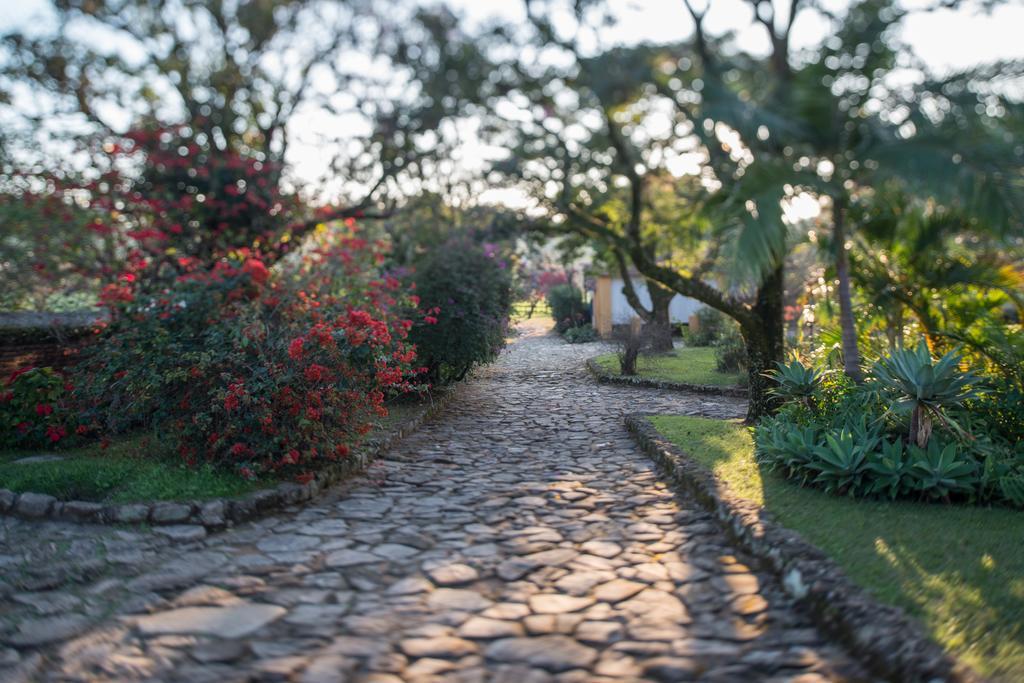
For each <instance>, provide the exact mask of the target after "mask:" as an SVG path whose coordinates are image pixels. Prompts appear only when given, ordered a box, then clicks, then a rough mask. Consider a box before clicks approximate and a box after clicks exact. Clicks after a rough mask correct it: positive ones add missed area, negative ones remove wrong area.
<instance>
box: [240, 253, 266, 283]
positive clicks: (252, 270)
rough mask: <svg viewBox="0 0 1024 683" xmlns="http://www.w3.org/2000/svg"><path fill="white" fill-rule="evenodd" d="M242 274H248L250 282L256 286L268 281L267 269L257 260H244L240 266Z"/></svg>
mask: <svg viewBox="0 0 1024 683" xmlns="http://www.w3.org/2000/svg"><path fill="white" fill-rule="evenodd" d="M242 272H243V273H246V274H248V276H249V277H250V278H252V281H253V282H255V283H256V284H258V285H262V284H263V283H264V282H266V281H267V280H268V279H270V271H269V270H267V267H266V266H265V265H263V262H262V261H260V260H259V259H254V258H250V259H246V260H245V263H244V264H243V265H242Z"/></svg>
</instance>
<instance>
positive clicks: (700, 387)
mask: <svg viewBox="0 0 1024 683" xmlns="http://www.w3.org/2000/svg"><path fill="white" fill-rule="evenodd" d="M587 369H588V370H590V373H591V374H592V375H594V377H595V378H597V381H598V382H600V383H601V384H621V385H623V386H627V387H644V388H647V389H663V390H667V391H688V392H690V393H694V394H715V395H716V396H732V397H735V398H747V395H748V392H747V388H746V387H735V386H733V387H729V386H716V385H714V384H688V383H686V382H673V381H672V380H667V379H651V378H649V377H639V376H635V377H623V376H622V375H617V374H615V373H612V372H608V371H607V370H605V369H604V368H602V367H601V366H600V365H598V363H597V360H596V359H595V358H590V359H588V360H587Z"/></svg>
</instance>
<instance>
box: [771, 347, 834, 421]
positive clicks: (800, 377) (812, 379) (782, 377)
mask: <svg viewBox="0 0 1024 683" xmlns="http://www.w3.org/2000/svg"><path fill="white" fill-rule="evenodd" d="M775 365H777V366H778V367H777V368H776V369H775V370H772V371H771V372H769V373H768V376H769V377H770V378H771V379H773V380H775V385H776V386H775V387H773V388H772V389H771V390H770V391H771V393H772V394H773V395H775V396H778V397H779V398H781V399H782V400H784V401H800V402H801V403H803V404H804V405H805V406H807V408H808V409H809V410H810V411H811V412H812V413H814V412H817V407H816V406H815V404H814V397H815V396H816V395H817V393H818V388H819V387H820V386H821V373H820V372H819V371H818V370H815V369H814V368H812V367H808V366H806V365H804V364H803V363H801V362H800V361H799V360H796V359H793V360H792V361H791V362H790V363H789V364H788V365H787V364H785V363H782V362H780V361H776V363H775Z"/></svg>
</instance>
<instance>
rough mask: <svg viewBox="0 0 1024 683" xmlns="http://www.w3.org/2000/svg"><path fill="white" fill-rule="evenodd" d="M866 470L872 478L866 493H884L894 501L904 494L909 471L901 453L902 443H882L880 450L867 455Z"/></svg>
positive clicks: (897, 441) (886, 441) (906, 461)
mask: <svg viewBox="0 0 1024 683" xmlns="http://www.w3.org/2000/svg"><path fill="white" fill-rule="evenodd" d="M867 468H868V471H869V472H871V476H872V478H873V481H872V482H871V484H870V486H869V487H868V491H869V492H870V493H884V494H886V495H887V496H889V498H891V499H895V498H896V497H897V496H899V495H900V494H901V493H903V492H904V489H905V487H906V486H907V478H908V475H909V470H910V462H909V461H908V460H907V458H906V457H905V455H904V452H903V441H902V440H899V439H897V440H896V441H889V440H888V439H886V440H884V441H882V447H881V449H880V450H877V451H874V452H872V453H871V454H870V455H868V464H867Z"/></svg>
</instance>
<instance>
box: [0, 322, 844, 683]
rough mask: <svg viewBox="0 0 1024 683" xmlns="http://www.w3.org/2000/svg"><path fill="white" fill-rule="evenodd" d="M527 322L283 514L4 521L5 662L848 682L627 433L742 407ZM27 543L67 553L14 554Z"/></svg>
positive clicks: (165, 675) (269, 677)
mask: <svg viewBox="0 0 1024 683" xmlns="http://www.w3.org/2000/svg"><path fill="white" fill-rule="evenodd" d="M521 333H522V334H521V336H520V337H519V338H518V339H517V340H516V341H515V342H514V343H513V344H512V346H511V348H510V349H509V350H508V351H507V352H506V353H504V354H503V355H502V358H501V359H500V361H499V362H498V363H497V364H496V365H494V366H492V367H490V368H487V369H486V370H484V371H483V372H481V373H479V375H478V376H477V377H476V378H475V379H473V380H471V381H470V382H468V383H467V384H466V385H465V386H463V387H462V388H461V389H460V390H459V391H460V394H459V397H458V399H457V401H456V402H455V403H453V404H452V405H451V406H450V407H449V408H448V409H447V411H446V412H445V413H444V414H443V415H442V416H441V418H440V419H438V420H436V421H434V422H433V423H431V424H428V425H427V426H425V427H424V428H423V429H422V430H421V431H419V432H417V433H416V434H414V435H412V436H411V437H409V438H408V439H406V440H405V441H403V442H402V443H400V444H399V445H398V447H397V448H396V449H394V450H393V451H392V452H391V453H390V454H389V455H388V457H387V459H386V460H385V461H382V462H380V463H379V464H378V465H376V466H374V467H373V468H371V470H370V471H369V472H368V473H367V474H366V475H365V476H363V477H360V478H359V479H357V480H355V481H353V482H352V483H351V484H350V485H348V486H347V487H344V488H342V489H340V490H338V491H336V492H334V493H332V494H330V495H328V496H326V497H324V498H321V499H319V500H318V501H317V502H316V503H315V504H314V505H311V506H309V507H306V508H303V509H300V510H298V511H295V512H291V513H284V514H281V515H278V516H274V517H271V518H268V519H265V520H263V521H260V522H256V523H251V524H246V525H242V526H239V527H236V528H235V529H232V530H230V531H227V532H225V533H221V534H216V535H214V536H211V537H209V538H207V539H203V540H198V541H191V542H181V541H175V542H170V541H168V540H167V539H162V540H159V541H158V540H154V539H157V538H159V537H157V536H154V535H152V534H150V533H143V532H138V533H136V532H131V533H129V532H123V531H116V530H110V529H100V528H90V527H69V526H67V525H59V524H56V523H42V524H40V523H36V524H31V523H27V522H19V521H15V520H9V519H8V520H0V575H3V576H4V577H5V578H4V579H3V580H2V581H0V624H2V625H0V672H3V671H6V676H7V680H17V679H18V677H19V676H23V680H28V681H188V682H191V683H202V682H204V681H210V682H216V683H231V682H234V681H264V680H266V681H302V682H304V683H328V682H340V681H358V682H365V683H402V682H403V681H404V682H406V683H414V682H415V683H426V682H428V681H453V682H456V681H457V682H467V683H468V682H471V681H472V682H476V681H480V682H483V681H494V682H501V683H543V682H547V681H565V682H570V681H575V682H579V683H599V682H601V681H620V682H621V681H648V680H649V681H689V680H701V681H722V682H725V681H794V682H796V681H799V682H800V683H812V682H813V681H822V680H864V678H863V672H862V671H861V670H860V669H859V667H858V666H857V665H856V664H855V663H853V662H851V661H850V659H849V657H848V656H847V655H846V654H845V653H844V652H843V651H842V650H841V649H840V648H838V647H836V646H834V645H832V644H830V643H829V642H828V641H827V639H825V638H823V637H822V635H821V634H820V633H819V632H818V631H816V630H815V629H814V628H813V627H812V626H810V625H809V623H808V621H807V620H806V619H805V618H804V617H803V616H802V615H801V614H799V613H797V612H796V611H794V609H793V608H792V605H791V603H790V602H789V600H788V599H787V598H786V597H785V596H784V594H783V593H782V591H781V590H780V589H779V587H778V586H777V585H775V583H774V582H773V581H771V580H770V579H768V578H767V577H766V576H763V575H760V574H757V573H754V572H752V571H751V570H750V569H748V568H747V567H746V566H745V565H744V564H743V558H742V557H741V556H739V555H738V553H737V552H736V551H735V550H734V549H732V548H731V547H730V545H729V543H728V542H727V540H726V538H725V536H724V535H723V534H722V532H721V531H720V529H719V528H717V527H716V526H715V524H714V523H713V521H712V519H711V518H710V516H709V515H707V514H706V513H705V512H703V510H702V509H700V508H699V507H698V506H697V505H696V504H694V503H692V502H691V501H689V500H681V499H679V498H677V497H674V496H673V495H672V494H671V493H669V491H668V490H667V489H666V487H665V485H664V484H663V483H662V482H661V481H660V480H659V478H658V476H657V474H656V471H655V469H654V467H653V465H652V463H651V462H650V461H649V460H648V459H647V458H646V457H645V456H644V455H643V454H641V453H640V451H639V450H638V449H637V448H636V447H635V446H634V444H633V443H632V441H631V440H630V438H629V436H628V435H627V433H626V432H625V429H624V428H623V424H622V416H623V414H625V413H629V412H636V411H644V410H648V411H656V410H661V411H674V412H680V413H688V414H703V415H709V416H713V417H735V416H741V415H742V414H743V412H744V410H743V405H742V402H740V401H736V400H732V399H718V398H714V397H705V396H689V395H683V394H668V393H658V392H651V391H649V390H640V389H629V388H619V387H605V386H599V385H597V384H595V383H594V382H593V381H591V379H590V378H589V377H588V376H587V375H586V372H585V370H584V369H583V359H584V358H586V357H588V356H590V355H593V354H594V353H595V352H596V349H595V346H593V345H580V346H570V345H567V344H564V343H563V342H562V341H561V340H559V339H557V338H555V337H551V336H546V335H545V334H544V330H543V329H542V327H541V326H540V325H539V324H536V323H533V324H530V323H528V324H526V325H524V326H523V327H522V328H521ZM74 544H77V547H76V546H74ZM111 548H112V550H111ZM90 549H92V550H93V552H94V554H95V556H89V555H88V554H89V552H90ZM97 549H99V552H96V550H97ZM33 553H35V554H36V556H37V557H39V558H47V559H48V560H51V559H52V558H54V557H65V558H66V560H65V561H64V562H63V563H61V562H58V563H57V564H58V565H59V566H54V565H52V564H47V565H46V566H40V567H36V566H35V565H31V563H29V564H28V565H26V562H25V560H26V559H27V558H30V557H31V556H33ZM61 553H63V555H61ZM83 564H84V565H85V567H84V568H83V567H81V565H83ZM79 569H81V571H79ZM15 570H17V571H15ZM55 572H56V573H55ZM47 577H49V578H47ZM54 577H56V578H54ZM4 582H6V583H4ZM50 584H52V585H50ZM97 620H98V623H99V625H95V624H94V622H96V621H97ZM19 672H20V673H19ZM4 680H5V679H4V675H3V674H0V681H4Z"/></svg>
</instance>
